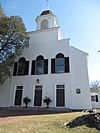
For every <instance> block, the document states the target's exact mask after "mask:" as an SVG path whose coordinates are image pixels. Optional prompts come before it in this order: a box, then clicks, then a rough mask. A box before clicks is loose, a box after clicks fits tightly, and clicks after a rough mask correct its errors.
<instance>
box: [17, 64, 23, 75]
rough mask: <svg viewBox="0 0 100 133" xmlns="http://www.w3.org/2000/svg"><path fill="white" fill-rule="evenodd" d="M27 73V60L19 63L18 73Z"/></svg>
mask: <svg viewBox="0 0 100 133" xmlns="http://www.w3.org/2000/svg"><path fill="white" fill-rule="evenodd" d="M24 73H25V62H19V63H18V75H24Z"/></svg>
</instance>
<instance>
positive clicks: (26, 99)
mask: <svg viewBox="0 0 100 133" xmlns="http://www.w3.org/2000/svg"><path fill="white" fill-rule="evenodd" d="M23 102H24V103H25V105H26V108H27V105H28V104H29V103H30V102H31V99H30V98H28V97H25V98H23Z"/></svg>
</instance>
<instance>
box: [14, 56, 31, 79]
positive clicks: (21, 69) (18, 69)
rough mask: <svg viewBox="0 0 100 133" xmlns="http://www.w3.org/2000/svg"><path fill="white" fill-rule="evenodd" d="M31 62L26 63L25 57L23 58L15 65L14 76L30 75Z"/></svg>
mask: <svg viewBox="0 0 100 133" xmlns="http://www.w3.org/2000/svg"><path fill="white" fill-rule="evenodd" d="M28 70H29V61H26V60H25V58H24V57H21V58H20V59H19V60H18V62H15V63H14V71H13V76H23V75H28Z"/></svg>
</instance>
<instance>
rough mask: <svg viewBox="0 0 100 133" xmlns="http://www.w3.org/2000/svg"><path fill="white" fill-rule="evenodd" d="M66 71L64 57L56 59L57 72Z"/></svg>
mask: <svg viewBox="0 0 100 133" xmlns="http://www.w3.org/2000/svg"><path fill="white" fill-rule="evenodd" d="M61 72H64V58H59V59H56V73H61Z"/></svg>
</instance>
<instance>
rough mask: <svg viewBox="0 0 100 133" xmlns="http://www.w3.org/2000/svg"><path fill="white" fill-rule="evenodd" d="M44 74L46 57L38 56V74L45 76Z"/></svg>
mask: <svg viewBox="0 0 100 133" xmlns="http://www.w3.org/2000/svg"><path fill="white" fill-rule="evenodd" d="M43 73H44V57H43V56H41V55H40V56H38V57H37V58H36V74H43Z"/></svg>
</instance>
